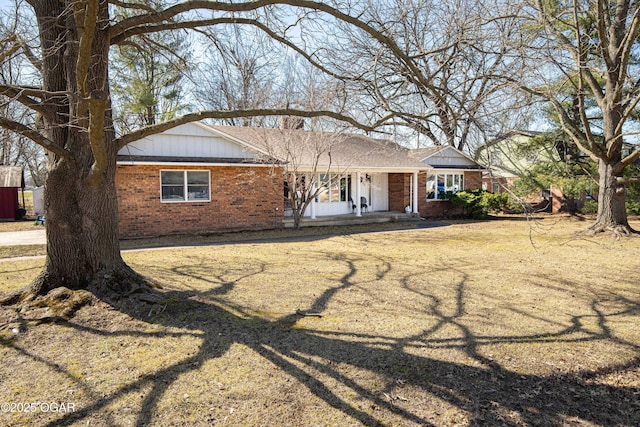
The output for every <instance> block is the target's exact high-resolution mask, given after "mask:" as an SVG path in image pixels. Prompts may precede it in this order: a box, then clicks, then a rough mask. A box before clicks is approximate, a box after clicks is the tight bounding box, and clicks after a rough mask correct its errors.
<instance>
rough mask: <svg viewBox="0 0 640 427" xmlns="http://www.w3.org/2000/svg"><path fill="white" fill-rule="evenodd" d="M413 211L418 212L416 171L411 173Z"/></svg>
mask: <svg viewBox="0 0 640 427" xmlns="http://www.w3.org/2000/svg"><path fill="white" fill-rule="evenodd" d="M412 178H413V202H412V203H411V204H412V205H413V213H418V172H414V173H413V177H412Z"/></svg>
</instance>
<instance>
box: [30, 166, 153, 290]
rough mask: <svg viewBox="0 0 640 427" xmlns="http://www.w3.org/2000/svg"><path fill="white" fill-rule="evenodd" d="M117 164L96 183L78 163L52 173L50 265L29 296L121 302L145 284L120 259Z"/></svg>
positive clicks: (47, 200)
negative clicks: (63, 292) (80, 293)
mask: <svg viewBox="0 0 640 427" xmlns="http://www.w3.org/2000/svg"><path fill="white" fill-rule="evenodd" d="M114 174H115V162H112V165H111V166H110V167H109V170H108V171H107V172H106V173H105V174H104V176H100V177H99V178H97V179H96V178H95V177H93V176H91V175H90V173H89V171H87V170H86V169H85V170H83V168H82V167H81V166H79V165H78V164H77V163H74V162H68V161H62V160H59V161H57V162H56V163H55V164H54V165H53V166H52V167H51V168H50V170H49V175H48V178H47V184H46V187H45V188H46V190H45V196H44V202H45V215H46V219H47V223H46V225H47V227H46V233H47V259H46V263H45V267H44V269H43V271H42V272H41V273H40V275H39V276H38V278H37V279H36V280H35V281H34V282H33V283H32V285H31V292H32V293H34V294H36V295H43V294H46V293H47V292H49V291H50V290H52V289H55V288H58V287H61V286H63V287H66V288H69V289H88V290H90V291H91V292H92V293H93V294H95V295H97V296H101V297H103V296H106V297H109V298H114V297H115V298H117V297H118V296H119V295H122V294H128V293H130V292H133V291H135V290H137V289H139V288H140V284H141V283H142V282H144V280H143V278H142V277H141V276H139V275H138V274H137V273H135V272H134V271H133V270H132V269H131V268H129V267H128V266H127V265H126V264H125V262H124V261H123V259H122V257H121V255H120V244H119V241H118V222H117V218H118V214H117V212H118V206H117V198H116V189H115V179H114Z"/></svg>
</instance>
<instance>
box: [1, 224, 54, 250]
mask: <svg viewBox="0 0 640 427" xmlns="http://www.w3.org/2000/svg"><path fill="white" fill-rule="evenodd" d="M45 243H47V238H46V236H45V230H44V228H43V229H41V230H28V231H5V232H2V233H0V246H17V245H44V244H45Z"/></svg>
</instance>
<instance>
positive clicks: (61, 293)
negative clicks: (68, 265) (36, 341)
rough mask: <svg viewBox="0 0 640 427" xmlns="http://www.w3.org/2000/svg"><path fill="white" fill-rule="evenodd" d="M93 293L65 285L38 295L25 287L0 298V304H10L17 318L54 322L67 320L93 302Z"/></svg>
mask: <svg viewBox="0 0 640 427" xmlns="http://www.w3.org/2000/svg"><path fill="white" fill-rule="evenodd" d="M93 298H94V297H93V295H91V292H89V291H86V290H82V289H80V290H71V289H69V288H65V287H59V288H55V289H52V290H51V291H49V292H47V293H46V294H44V295H39V294H37V293H35V292H33V290H32V289H31V288H26V289H24V290H22V291H20V292H16V293H14V294H12V295H10V296H8V297H5V298H2V299H0V304H2V305H5V306H12V308H13V309H14V311H15V313H16V316H17V318H19V319H20V320H21V321H23V322H35V323H42V322H55V321H58V320H68V319H70V318H72V317H73V315H74V314H75V313H76V312H77V311H78V310H79V309H81V308H82V307H84V306H85V305H88V304H91V303H92V302H93Z"/></svg>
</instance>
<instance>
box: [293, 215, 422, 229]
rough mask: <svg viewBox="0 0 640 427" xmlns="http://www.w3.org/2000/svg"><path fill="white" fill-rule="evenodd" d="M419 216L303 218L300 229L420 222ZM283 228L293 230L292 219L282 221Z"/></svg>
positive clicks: (330, 216)
mask: <svg viewBox="0 0 640 427" xmlns="http://www.w3.org/2000/svg"><path fill="white" fill-rule="evenodd" d="M422 220H423V219H422V218H421V217H420V215H419V214H407V213H404V212H398V211H387V212H363V213H362V216H360V217H357V216H356V214H344V215H329V216H319V217H317V218H316V219H311V218H309V217H305V218H303V219H302V223H301V224H300V227H325V226H332V225H360V224H376V223H382V222H409V221H412V222H413V221H415V222H418V221H422ZM283 222H284V228H293V218H291V217H287V218H285V219H284V221H283Z"/></svg>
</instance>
